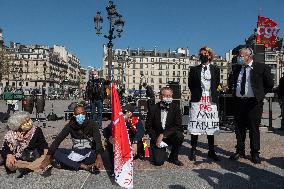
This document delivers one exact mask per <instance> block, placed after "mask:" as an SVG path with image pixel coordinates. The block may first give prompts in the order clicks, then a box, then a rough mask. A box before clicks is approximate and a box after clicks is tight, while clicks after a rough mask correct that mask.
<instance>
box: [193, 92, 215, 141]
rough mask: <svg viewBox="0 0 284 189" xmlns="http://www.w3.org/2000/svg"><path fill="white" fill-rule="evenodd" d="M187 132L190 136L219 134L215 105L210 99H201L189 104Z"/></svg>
mask: <svg viewBox="0 0 284 189" xmlns="http://www.w3.org/2000/svg"><path fill="white" fill-rule="evenodd" d="M188 131H189V132H190V133H191V134H195V135H201V134H207V135H215V134H217V133H219V117H218V110H217V106H216V105H215V104H211V99H210V97H209V96H208V97H202V100H201V101H200V102H193V103H191V109H190V112H189V123H188Z"/></svg>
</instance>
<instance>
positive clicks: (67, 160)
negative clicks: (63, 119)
mask: <svg viewBox="0 0 284 189" xmlns="http://www.w3.org/2000/svg"><path fill="white" fill-rule="evenodd" d="M69 134H70V135H71V139H72V142H73V147H72V149H58V147H59V145H60V143H61V142H62V141H63V140H64V139H65V138H66V137H67V136H68V135H69ZM102 152H103V147H102V142H101V135H100V131H99V128H98V126H97V123H96V122H94V121H93V120H87V119H86V111H85V108H84V107H83V106H80V105H77V106H76V107H75V108H74V117H72V118H71V120H70V122H69V123H68V124H67V125H66V126H65V127H64V128H63V129H62V131H61V132H60V133H59V134H58V135H57V137H56V138H55V140H54V141H53V142H52V144H51V145H50V148H49V150H48V153H47V154H48V155H47V156H46V158H45V159H44V160H43V161H42V163H41V167H42V168H45V167H46V166H47V165H48V164H49V163H50V161H51V159H52V158H54V159H55V160H56V161H57V162H59V163H60V164H61V165H63V166H66V167H68V168H71V169H74V170H76V171H78V170H79V169H83V170H87V171H90V170H91V171H93V170H94V169H99V168H100V167H101V166H102V157H101V153H102Z"/></svg>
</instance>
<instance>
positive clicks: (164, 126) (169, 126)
mask: <svg viewBox="0 0 284 189" xmlns="http://www.w3.org/2000/svg"><path fill="white" fill-rule="evenodd" d="M172 96H173V91H172V89H171V88H169V87H163V88H162V89H161V90H160V102H158V103H157V104H155V105H153V106H152V107H151V108H150V109H149V111H148V114H147V120H146V123H145V127H146V131H147V132H148V133H149V135H150V138H151V146H152V150H153V163H154V165H156V166H161V165H163V164H164V162H165V161H166V160H167V159H168V161H169V162H170V163H173V164H175V165H177V166H183V163H182V162H181V161H179V160H178V154H179V150H180V147H181V145H182V142H183V139H184V136H183V127H182V125H181V111H180V108H179V107H178V106H177V105H175V104H173V103H172V101H173V98H172ZM166 145H171V146H172V148H171V153H170V155H169V158H168V157H167V152H166V148H165V146H166Z"/></svg>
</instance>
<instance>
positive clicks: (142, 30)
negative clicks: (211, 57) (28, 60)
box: [0, 0, 284, 67]
mask: <svg viewBox="0 0 284 189" xmlns="http://www.w3.org/2000/svg"><path fill="white" fill-rule="evenodd" d="M114 3H115V4H116V5H117V9H118V11H119V13H121V14H122V15H123V17H124V19H125V21H126V25H125V27H124V30H125V31H124V32H123V33H122V37H121V38H120V39H115V40H114V47H115V48H127V47H130V48H145V49H153V48H154V47H155V46H156V47H157V48H158V49H160V50H167V49H169V48H170V49H172V50H173V49H176V48H178V47H188V48H189V51H190V53H191V54H196V52H197V50H198V48H200V47H201V46H203V45H208V46H209V47H212V48H213V49H214V50H215V52H216V53H217V54H219V55H222V56H223V55H224V53H225V52H227V51H228V50H230V49H232V48H234V47H235V46H237V45H239V44H242V43H244V39H245V38H246V37H248V36H249V35H250V34H251V33H252V32H253V29H254V28H255V27H256V22H257V15H258V14H259V12H261V14H262V15H264V16H267V17H270V18H272V19H273V20H275V21H276V22H277V23H278V27H279V28H280V33H279V35H280V36H281V37H283V31H284V1H283V0H203V1H200V0H175V1H174V0H114ZM107 4H108V1H107V0H48V1H39V0H0V28H2V29H3V30H4V37H5V42H6V44H7V45H8V44H9V41H14V42H20V43H23V44H42V45H49V46H52V45H53V44H59V45H64V46H65V47H66V48H67V49H68V50H69V51H71V52H74V53H75V54H76V55H77V56H78V57H79V58H80V60H81V64H82V65H83V66H84V67H86V66H96V67H100V66H102V55H103V51H102V47H103V44H106V43H107V40H106V39H104V38H103V37H102V36H100V37H98V36H97V35H96V31H95V29H94V22H93V17H94V16H95V15H96V12H97V11H98V10H99V11H101V12H102V15H103V17H104V28H103V32H105V33H106V32H107V31H106V29H107V19H106V10H105V7H106V5H107ZM260 9H261V11H259V10H260Z"/></svg>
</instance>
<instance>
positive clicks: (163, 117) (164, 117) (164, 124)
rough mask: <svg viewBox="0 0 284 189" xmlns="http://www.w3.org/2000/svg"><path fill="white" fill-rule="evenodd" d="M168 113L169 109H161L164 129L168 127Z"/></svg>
mask: <svg viewBox="0 0 284 189" xmlns="http://www.w3.org/2000/svg"><path fill="white" fill-rule="evenodd" d="M167 115H168V111H167V110H165V109H164V110H161V123H162V127H163V129H165V128H166V120H167Z"/></svg>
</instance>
